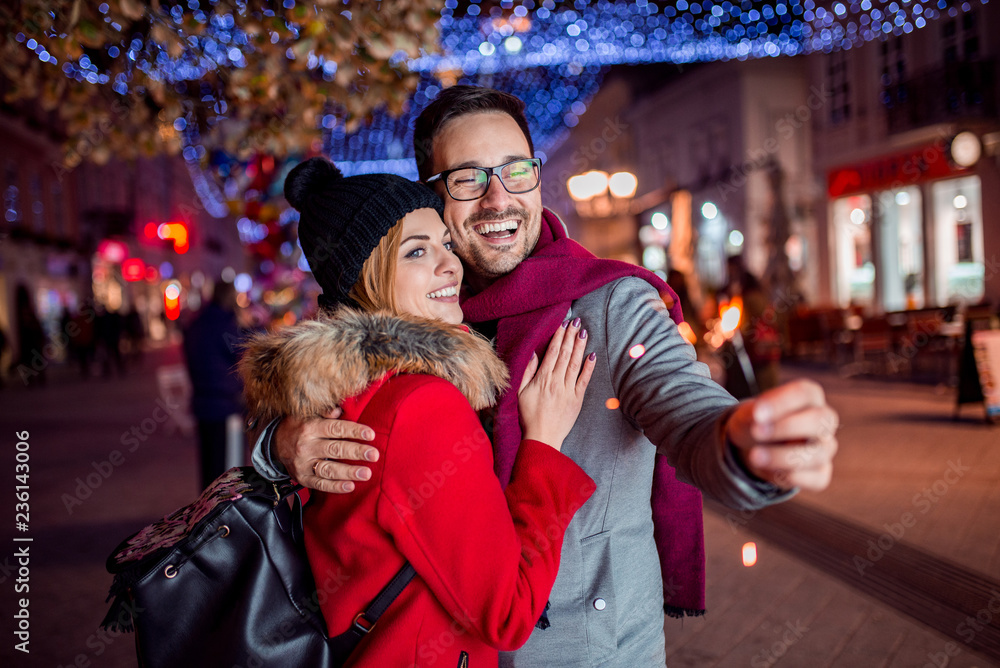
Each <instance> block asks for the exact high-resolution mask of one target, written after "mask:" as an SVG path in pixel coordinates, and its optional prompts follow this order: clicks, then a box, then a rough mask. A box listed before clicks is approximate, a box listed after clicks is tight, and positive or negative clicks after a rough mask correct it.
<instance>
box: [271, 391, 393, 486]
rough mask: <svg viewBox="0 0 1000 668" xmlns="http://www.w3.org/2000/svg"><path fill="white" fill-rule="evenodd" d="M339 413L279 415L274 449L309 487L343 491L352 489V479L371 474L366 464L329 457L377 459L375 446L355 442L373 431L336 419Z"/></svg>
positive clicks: (292, 473)
mask: <svg viewBox="0 0 1000 668" xmlns="http://www.w3.org/2000/svg"><path fill="white" fill-rule="evenodd" d="M340 416H341V410H340V409H339V408H335V409H334V410H333V411H331V412H330V413H329V414H327V415H326V416H324V417H319V418H310V419H308V420H301V419H298V418H294V417H285V418H282V420H281V423H280V424H279V425H278V432H277V434H275V437H274V438H275V440H274V449H275V454H276V455H277V456H278V459H279V460H281V463H282V464H284V465H285V469H286V470H287V471H288V475H290V476H291V477H292V479H293V480H295V481H297V482H299V483H301V484H302V485H305V486H306V487H308V488H310V489H318V490H319V491H321V492H331V493H334V494H343V493H346V492H352V491H354V483H353V482H352V481H353V480H368V479H369V478H371V476H372V472H371V469H369V468H368V467H366V466H352V465H351V464H345V463H343V462H341V461H331V460H347V461H368V462H376V461H378V450H376V449H375V448H373V447H371V446H369V445H365V444H364V443H355V442H354V441H370V440H372V439H374V438H375V432H373V431H372V430H371V429H370V428H369V427H366V426H365V425H363V424H358V423H357V422H347V421H345V420H339V419H337V418H339V417H340ZM344 439H352V440H344Z"/></svg>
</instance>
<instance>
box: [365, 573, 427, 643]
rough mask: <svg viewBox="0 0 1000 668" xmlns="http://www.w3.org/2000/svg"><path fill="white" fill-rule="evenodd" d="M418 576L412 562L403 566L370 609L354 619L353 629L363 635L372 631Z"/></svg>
mask: <svg viewBox="0 0 1000 668" xmlns="http://www.w3.org/2000/svg"><path fill="white" fill-rule="evenodd" d="M416 574H417V572H416V571H415V570H413V566H411V565H410V562H406V563H405V564H403V567H402V568H401V569H399V572H397V573H396V574H395V575H394V576H393V577H392V579H391V580H389V584H387V585H386V586H385V588H383V589H382V591H380V592H379V593H378V596H376V597H375V598H374V599H373V600H372V602H371V603H369V604H368V609H366V610H365V611H364V612H360V613H358V616H357V617H355V618H354V623H353V624H352V625H351V628H353V629H357V630H358V631H359V632H361V634H362V635H364V634H367V633H368V632H369V631H371V630H372V628H374V627H375V623H376V622H377V621H378V618H379V617H381V616H382V614H383V613H384V612H385V611H386V609H388V607H389V606H390V605H392V602H393V601H395V600H396V598H397V597H398V596H399V595H400V594H402V593H403V590H404V589H406V585H408V584H410V580H412V579H413V576H414V575H416ZM362 621H363V622H364V623H365V624H367V627H366V626H365V625H364V624H362Z"/></svg>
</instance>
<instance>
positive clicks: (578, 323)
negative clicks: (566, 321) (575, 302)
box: [573, 318, 580, 327]
mask: <svg viewBox="0 0 1000 668" xmlns="http://www.w3.org/2000/svg"><path fill="white" fill-rule="evenodd" d="M573 326H574V327H579V326H580V319H579V318H577V319H576V320H574V321H573Z"/></svg>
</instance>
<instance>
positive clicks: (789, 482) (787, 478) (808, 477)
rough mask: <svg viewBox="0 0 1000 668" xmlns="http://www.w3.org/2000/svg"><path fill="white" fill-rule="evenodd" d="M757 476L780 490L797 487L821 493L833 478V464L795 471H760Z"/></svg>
mask: <svg viewBox="0 0 1000 668" xmlns="http://www.w3.org/2000/svg"><path fill="white" fill-rule="evenodd" d="M757 475H758V476H759V477H760V478H762V479H764V480H767V481H768V482H770V483H772V484H774V485H776V486H778V487H780V488H782V489H791V488H793V487H798V488H800V489H805V490H809V491H810V492H822V491H823V490H824V489H826V488H827V487H829V485H830V481H831V480H832V478H833V464H832V463H827V464H826V465H824V466H818V467H816V468H812V469H802V470H797V471H785V470H778V471H762V472H759V473H757Z"/></svg>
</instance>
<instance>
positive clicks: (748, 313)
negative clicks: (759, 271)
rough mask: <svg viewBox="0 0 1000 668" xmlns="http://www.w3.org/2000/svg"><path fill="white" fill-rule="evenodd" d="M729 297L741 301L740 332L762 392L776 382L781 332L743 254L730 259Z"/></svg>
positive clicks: (775, 384)
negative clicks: (745, 262)
mask: <svg viewBox="0 0 1000 668" xmlns="http://www.w3.org/2000/svg"><path fill="white" fill-rule="evenodd" d="M728 269H729V293H730V298H731V299H732V298H733V297H740V298H741V299H742V300H743V313H742V314H741V317H740V332H741V333H742V335H743V341H744V344H745V345H746V350H747V355H748V356H749V357H750V364H751V366H752V367H753V373H754V376H755V378H756V382H757V390H758V391H759V392H764V391H767V390H770V389H771V388H774V387H777V386H778V384H779V375H780V371H781V369H780V362H781V332H779V331H778V326H777V316H776V314H775V312H774V306H773V305H772V304H771V302H770V300H769V299H768V297H767V293H766V292H765V291H764V287H763V285H761V282H760V280H759V279H758V278H757V277H756V276H754V275H753V274H752V273H751V272H750V270H749V269H747V268H746V265H744V264H743V258H742V256H739V255H736V256H733V257H731V258H729V261H728Z"/></svg>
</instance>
